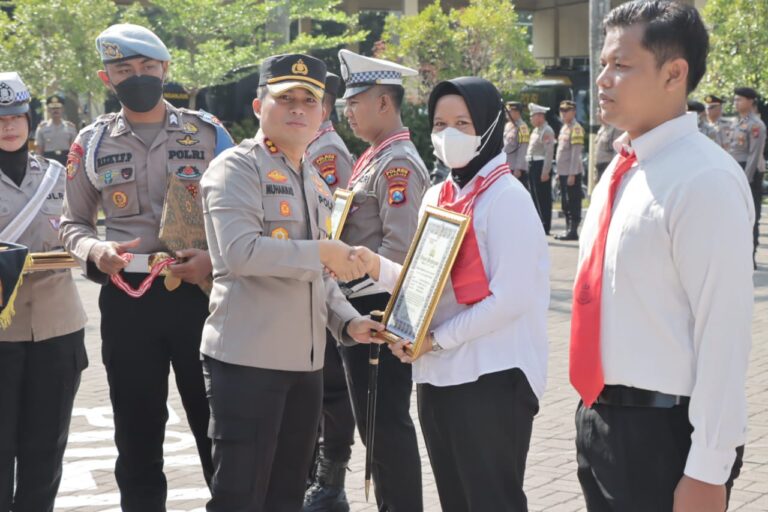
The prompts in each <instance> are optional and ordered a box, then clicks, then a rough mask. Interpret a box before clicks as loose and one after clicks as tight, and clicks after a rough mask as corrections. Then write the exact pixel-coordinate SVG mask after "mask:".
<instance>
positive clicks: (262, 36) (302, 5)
mask: <svg viewBox="0 0 768 512" xmlns="http://www.w3.org/2000/svg"><path fill="white" fill-rule="evenodd" d="M340 3H341V0H290V1H288V0H270V1H263V0H229V1H223V0H151V1H149V2H146V3H145V4H144V8H143V16H144V17H146V18H147V19H148V20H149V23H150V25H151V28H153V29H154V30H155V31H156V32H157V34H158V35H159V36H160V37H161V38H162V39H163V40H164V41H165V43H166V44H167V45H168V46H169V48H170V50H171V54H172V56H173V62H172V65H171V72H170V73H171V79H172V80H174V81H176V82H179V83H181V84H183V85H184V86H185V87H186V88H187V89H189V91H190V93H191V96H192V97H194V94H195V93H196V92H197V91H199V90H200V89H201V88H203V87H206V86H209V85H213V84H214V83H216V82H217V81H218V80H219V79H220V78H221V77H222V76H223V75H224V74H225V73H226V72H228V71H230V70H232V69H234V68H237V67H240V66H244V65H248V64H254V63H258V62H259V61H261V60H262V59H263V58H264V57H266V56H268V55H272V54H277V53H287V52H310V51H311V50H314V49H322V48H330V47H337V46H341V45H347V44H351V43H353V42H356V41H359V40H361V39H362V38H363V37H365V32H364V31H360V30H357V29H356V28H355V24H356V20H355V19H354V18H351V17H350V16H348V15H347V14H345V13H344V12H343V11H341V10H339V9H337V7H338V5H339V4H340ZM286 6H289V9H287V17H288V21H289V23H294V22H298V20H299V19H312V20H313V21H334V22H337V23H340V24H342V25H346V26H347V30H345V31H344V32H343V33H342V34H341V35H338V36H327V35H324V34H318V35H314V34H311V33H299V34H296V37H294V38H293V39H292V40H291V41H290V42H288V43H282V44H280V43H277V44H276V43H275V39H276V38H275V37H274V34H270V33H269V32H268V30H267V27H268V26H269V25H268V22H269V21H270V20H271V19H272V18H273V17H274V16H275V15H276V13H277V12H278V11H279V10H280V9H285V8H286Z"/></svg>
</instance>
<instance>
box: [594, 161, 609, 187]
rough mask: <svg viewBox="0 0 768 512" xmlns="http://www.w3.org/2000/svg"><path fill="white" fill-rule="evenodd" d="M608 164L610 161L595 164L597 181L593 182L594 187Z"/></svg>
mask: <svg viewBox="0 0 768 512" xmlns="http://www.w3.org/2000/svg"><path fill="white" fill-rule="evenodd" d="M610 164H611V162H610V161H608V162H602V163H597V164H595V167H596V168H597V181H596V182H595V185H597V183H598V182H599V181H600V178H602V177H603V173H604V172H605V170H606V169H607V168H608V166H609V165H610Z"/></svg>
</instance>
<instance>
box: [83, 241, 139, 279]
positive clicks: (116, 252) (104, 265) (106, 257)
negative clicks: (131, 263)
mask: <svg viewBox="0 0 768 512" xmlns="http://www.w3.org/2000/svg"><path fill="white" fill-rule="evenodd" d="M140 242H141V239H140V238H134V239H133V240H131V241H129V242H122V243H118V242H99V243H97V244H95V245H94V246H93V247H92V248H91V252H90V253H89V254H88V259H90V260H91V261H93V262H94V263H95V264H96V268H98V269H99V270H100V271H101V272H104V273H105V274H107V275H110V276H111V275H114V274H117V273H118V272H120V271H121V270H123V269H124V268H125V267H126V265H128V262H127V261H125V260H124V259H123V258H122V257H121V255H122V254H124V253H126V252H128V249H134V248H136V247H138V246H139V243H140Z"/></svg>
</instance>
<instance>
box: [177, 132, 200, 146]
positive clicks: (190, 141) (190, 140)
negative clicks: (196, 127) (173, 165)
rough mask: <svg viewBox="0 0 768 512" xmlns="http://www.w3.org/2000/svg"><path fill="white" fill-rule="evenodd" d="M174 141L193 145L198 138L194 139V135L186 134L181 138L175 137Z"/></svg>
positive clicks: (183, 144)
mask: <svg viewBox="0 0 768 512" xmlns="http://www.w3.org/2000/svg"><path fill="white" fill-rule="evenodd" d="M176 142H178V143H179V144H181V145H182V146H194V145H195V144H197V143H198V142H200V139H195V138H194V137H192V136H190V135H189V134H187V135H185V136H184V138H183V139H176Z"/></svg>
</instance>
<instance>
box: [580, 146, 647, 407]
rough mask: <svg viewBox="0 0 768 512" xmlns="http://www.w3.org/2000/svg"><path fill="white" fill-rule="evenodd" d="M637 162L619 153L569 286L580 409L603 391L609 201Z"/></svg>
mask: <svg viewBox="0 0 768 512" xmlns="http://www.w3.org/2000/svg"><path fill="white" fill-rule="evenodd" d="M636 161H637V156H636V155H635V153H632V154H631V155H629V156H627V155H626V153H624V152H622V154H621V155H620V156H619V161H618V163H617V164H616V169H615V170H614V172H613V174H612V175H611V182H610V184H609V186H608V200H607V201H606V202H605V204H604V205H603V209H602V210H601V211H600V218H599V220H598V225H597V236H596V237H595V243H594V245H593V246H592V249H591V250H590V252H589V254H588V255H587V257H586V258H585V259H584V262H583V263H582V264H581V267H580V268H579V272H578V274H577V275H576V282H575V283H574V285H573V314H572V317H571V356H570V377H571V384H572V385H573V387H574V388H575V389H576V391H578V393H579V395H580V396H581V399H582V400H583V401H584V405H586V406H587V407H589V406H591V405H592V404H593V403H594V402H595V400H597V397H598V395H599V394H600V392H601V391H602V390H603V386H604V385H605V379H604V376H603V364H602V358H601V354H600V299H601V296H602V295H601V294H602V285H603V263H604V261H605V241H606V239H607V238H608V227H609V226H610V224H611V213H612V211H613V200H614V198H615V197H616V191H617V190H618V188H619V184H620V183H621V178H622V177H624V175H625V174H626V173H627V171H629V169H630V168H631V167H632V164H634V163H635V162H636Z"/></svg>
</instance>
